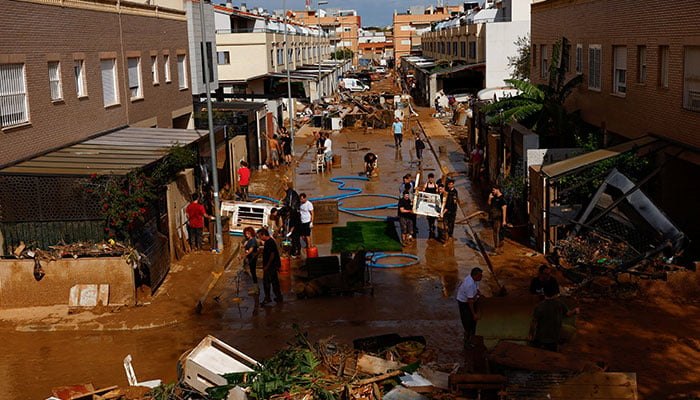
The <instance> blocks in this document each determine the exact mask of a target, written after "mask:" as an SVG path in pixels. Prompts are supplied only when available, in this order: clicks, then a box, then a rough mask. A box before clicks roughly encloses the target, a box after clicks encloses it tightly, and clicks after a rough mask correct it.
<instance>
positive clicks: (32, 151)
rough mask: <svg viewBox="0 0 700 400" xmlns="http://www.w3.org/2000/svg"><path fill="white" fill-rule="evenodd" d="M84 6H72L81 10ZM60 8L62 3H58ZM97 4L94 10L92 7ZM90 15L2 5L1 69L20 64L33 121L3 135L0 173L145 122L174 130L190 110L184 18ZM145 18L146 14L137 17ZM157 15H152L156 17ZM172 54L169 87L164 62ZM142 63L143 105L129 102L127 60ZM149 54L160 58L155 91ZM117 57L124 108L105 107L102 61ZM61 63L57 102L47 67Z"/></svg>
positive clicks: (3, 1) (7, 0)
mask: <svg viewBox="0 0 700 400" xmlns="http://www.w3.org/2000/svg"><path fill="white" fill-rule="evenodd" d="M76 3H79V2H71V4H76ZM57 4H59V3H58V2H57ZM90 4H95V3H92V2H91V3H90ZM92 7H93V8H101V10H99V11H97V10H88V9H82V8H71V7H58V6H51V5H44V4H36V3H31V2H24V1H14V0H0V9H2V11H3V26H5V27H6V28H7V29H3V30H2V33H1V34H0V64H8V63H23V64H24V79H25V84H26V96H27V104H28V111H29V122H28V123H27V124H25V125H21V126H15V127H9V128H8V127H3V129H2V131H0V166H3V165H7V164H10V163H13V162H15V161H17V160H19V159H22V158H27V157H31V156H32V155H36V154H38V153H41V152H45V151H48V150H50V149H53V148H56V147H61V146H65V145H66V144H68V143H72V142H78V141H81V140H83V139H85V138H88V137H91V136H95V135H98V134H100V133H102V132H105V131H108V130H110V129H114V128H118V127H120V126H124V125H132V124H137V123H141V124H142V125H144V124H145V125H147V126H158V127H162V128H169V127H172V126H173V118H176V117H179V116H181V115H182V114H187V112H188V111H187V108H188V107H189V109H190V110H191V107H192V96H191V93H190V89H189V86H190V83H189V76H190V75H189V67H188V64H189V61H188V60H187V59H186V61H185V68H186V70H187V85H186V86H187V87H188V88H187V89H180V88H179V87H178V86H179V85H178V65H177V55H178V54H186V53H187V48H188V44H187V22H186V19H185V15H184V13H182V12H164V11H160V13H161V15H160V17H155V15H156V14H155V11H154V9H155V8H149V7H148V6H140V7H136V8H133V9H132V10H131V11H132V12H131V13H127V12H123V13H121V14H118V13H116V12H109V11H105V9H109V8H110V7H111V8H112V9H113V10H116V5H115V4H112V3H110V2H109V1H105V2H104V3H97V5H96V6H92ZM136 13H141V14H145V15H135V14H136ZM151 15H152V16H151ZM165 54H169V55H170V77H171V82H170V83H166V81H165V71H164V55H165ZM136 55H138V56H140V58H141V64H140V67H141V68H140V71H141V88H142V98H141V99H138V100H133V101H132V100H130V95H129V87H128V86H129V83H128V82H129V80H128V68H127V65H126V64H127V57H133V56H136ZM151 55H157V57H158V75H159V78H160V79H159V84H156V85H154V83H153V79H152V74H151ZM105 58H115V59H116V63H117V67H116V71H117V78H116V82H117V89H118V98H119V103H118V104H117V105H112V106H109V107H105V105H104V101H103V89H102V75H101V69H100V61H101V59H105ZM78 59H82V60H84V66H85V67H84V70H85V82H86V92H87V93H86V94H87V95H86V96H84V97H81V98H78V96H77V92H76V79H75V75H74V69H73V66H74V61H75V60H78ZM51 61H59V62H60V77H61V79H60V81H61V84H62V91H63V96H62V97H63V98H62V100H60V101H52V99H51V91H50V86H49V77H48V62H51Z"/></svg>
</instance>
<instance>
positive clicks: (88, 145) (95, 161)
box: [0, 127, 206, 175]
mask: <svg viewBox="0 0 700 400" xmlns="http://www.w3.org/2000/svg"><path fill="white" fill-rule="evenodd" d="M205 136H206V134H205V133H204V132H200V131H197V130H185V129H163V128H135V127H129V128H124V129H120V130H117V131H114V132H111V133H108V134H105V135H103V136H100V137H97V138H93V139H90V140H86V141H85V142H82V143H79V144H75V145H73V146H69V147H66V148H63V149H60V150H56V151H54V152H51V153H48V154H46V155H43V156H39V157H36V158H33V159H31V160H28V161H24V162H21V163H19V164H16V165H13V166H11V167H8V168H5V169H3V170H0V174H4V175H90V174H94V173H97V174H103V175H125V174H126V173H128V172H129V171H130V170H131V169H133V168H136V167H143V166H145V165H148V164H150V163H152V162H154V161H156V160H158V159H160V158H162V157H163V156H165V155H166V154H167V153H168V151H169V149H170V148H171V147H172V146H173V145H175V144H179V145H187V144H190V143H192V142H195V141H197V140H200V139H202V138H204V137H205Z"/></svg>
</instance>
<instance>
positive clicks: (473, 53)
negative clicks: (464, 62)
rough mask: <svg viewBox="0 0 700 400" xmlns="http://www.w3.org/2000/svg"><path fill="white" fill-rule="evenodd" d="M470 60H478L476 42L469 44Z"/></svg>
mask: <svg viewBox="0 0 700 400" xmlns="http://www.w3.org/2000/svg"><path fill="white" fill-rule="evenodd" d="M469 58H470V59H472V60H475V59H476V42H469Z"/></svg>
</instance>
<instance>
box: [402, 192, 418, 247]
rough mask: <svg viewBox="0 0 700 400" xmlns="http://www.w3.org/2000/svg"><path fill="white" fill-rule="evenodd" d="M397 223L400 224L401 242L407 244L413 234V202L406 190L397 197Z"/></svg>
mask: <svg viewBox="0 0 700 400" xmlns="http://www.w3.org/2000/svg"><path fill="white" fill-rule="evenodd" d="M398 209H399V224H400V225H401V244H403V245H404V246H406V245H408V243H410V241H411V235H412V234H413V216H414V214H413V203H412V202H411V196H410V193H409V192H408V191H407V190H406V191H404V192H403V195H402V196H401V198H400V199H399V204H398Z"/></svg>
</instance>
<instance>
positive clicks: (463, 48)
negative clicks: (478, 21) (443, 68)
mask: <svg viewBox="0 0 700 400" xmlns="http://www.w3.org/2000/svg"><path fill="white" fill-rule="evenodd" d="M459 47H460V48H459V51H460V56H461V57H462V58H466V57H467V42H461V43H460V44H459Z"/></svg>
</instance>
